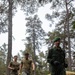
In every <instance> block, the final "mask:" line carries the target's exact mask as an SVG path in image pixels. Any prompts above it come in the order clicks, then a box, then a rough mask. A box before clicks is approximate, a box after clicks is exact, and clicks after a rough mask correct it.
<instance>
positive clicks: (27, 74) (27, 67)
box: [20, 53, 35, 75]
mask: <svg viewBox="0 0 75 75" xmlns="http://www.w3.org/2000/svg"><path fill="white" fill-rule="evenodd" d="M34 69H35V65H34V63H33V61H32V60H31V59H29V53H25V58H24V59H23V60H22V61H21V65H20V70H22V75H31V70H32V71H33V72H34Z"/></svg>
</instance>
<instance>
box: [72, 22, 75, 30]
mask: <svg viewBox="0 0 75 75" xmlns="http://www.w3.org/2000/svg"><path fill="white" fill-rule="evenodd" d="M72 25H73V27H72V28H73V29H75V21H73V22H72Z"/></svg>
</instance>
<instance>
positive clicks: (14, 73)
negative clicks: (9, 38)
mask: <svg viewBox="0 0 75 75" xmlns="http://www.w3.org/2000/svg"><path fill="white" fill-rule="evenodd" d="M10 67H12V68H14V70H11V72H10V74H11V75H18V70H19V63H18V62H10Z"/></svg>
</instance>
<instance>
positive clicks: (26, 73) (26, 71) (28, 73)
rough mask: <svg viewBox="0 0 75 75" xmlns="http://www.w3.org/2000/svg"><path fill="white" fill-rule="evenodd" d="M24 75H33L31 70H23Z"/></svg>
mask: <svg viewBox="0 0 75 75" xmlns="http://www.w3.org/2000/svg"><path fill="white" fill-rule="evenodd" d="M22 75H31V74H30V70H26V69H23V70H22Z"/></svg>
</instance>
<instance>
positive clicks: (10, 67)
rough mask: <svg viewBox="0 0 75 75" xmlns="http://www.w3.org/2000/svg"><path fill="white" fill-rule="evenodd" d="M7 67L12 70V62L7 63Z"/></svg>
mask: <svg viewBox="0 0 75 75" xmlns="http://www.w3.org/2000/svg"><path fill="white" fill-rule="evenodd" d="M8 68H9V69H10V70H14V68H13V67H12V62H10V63H9V65H8Z"/></svg>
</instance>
